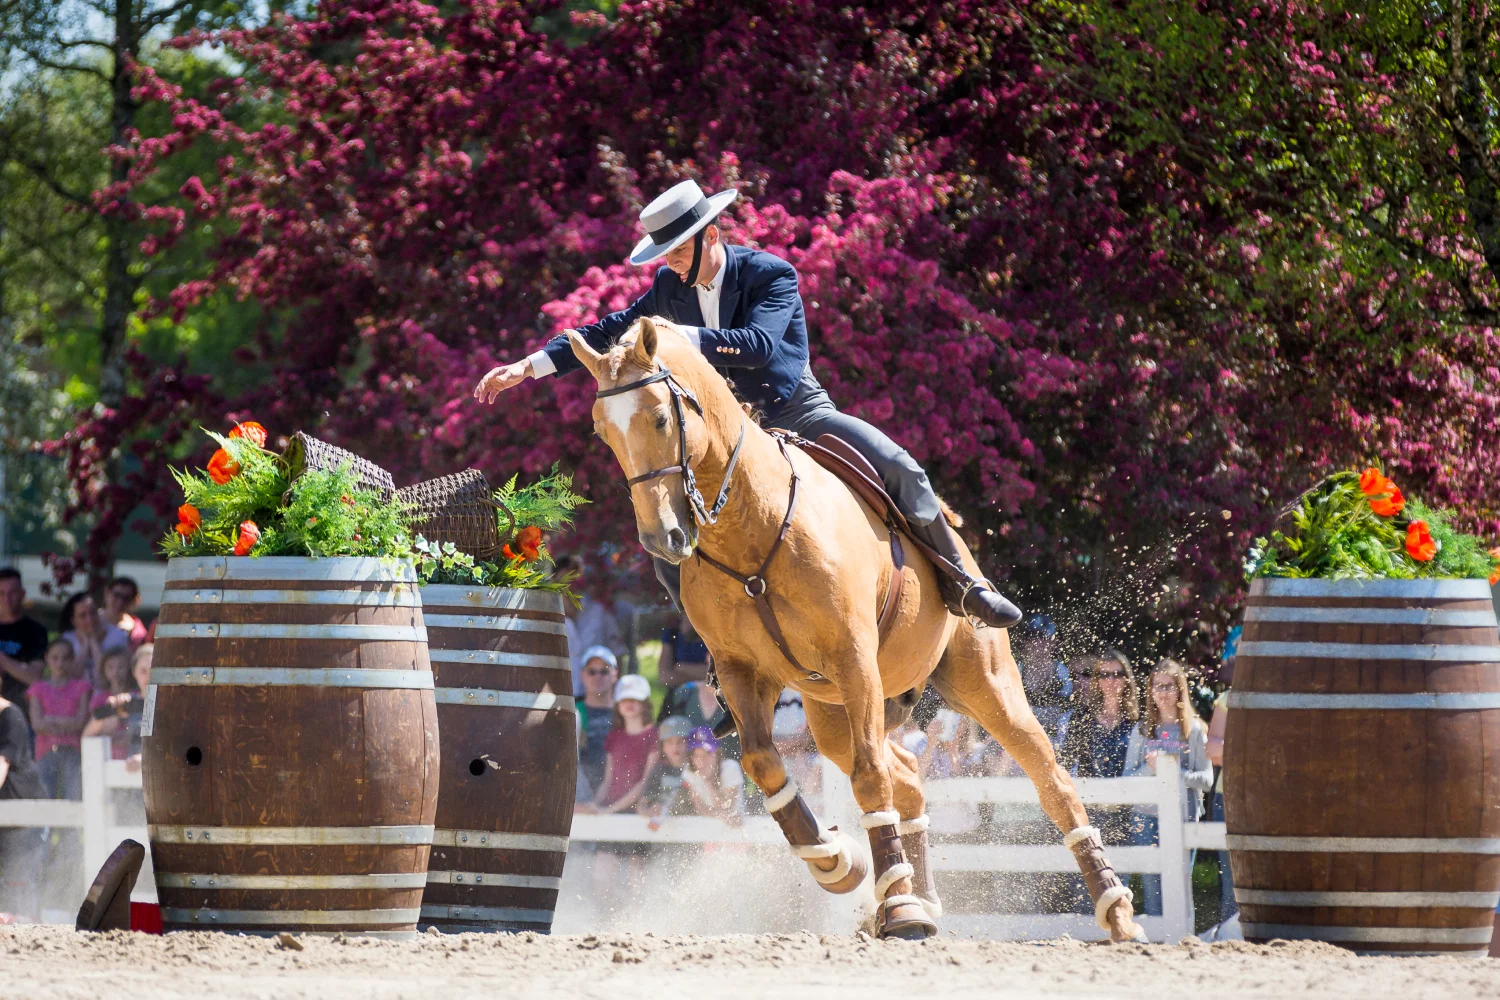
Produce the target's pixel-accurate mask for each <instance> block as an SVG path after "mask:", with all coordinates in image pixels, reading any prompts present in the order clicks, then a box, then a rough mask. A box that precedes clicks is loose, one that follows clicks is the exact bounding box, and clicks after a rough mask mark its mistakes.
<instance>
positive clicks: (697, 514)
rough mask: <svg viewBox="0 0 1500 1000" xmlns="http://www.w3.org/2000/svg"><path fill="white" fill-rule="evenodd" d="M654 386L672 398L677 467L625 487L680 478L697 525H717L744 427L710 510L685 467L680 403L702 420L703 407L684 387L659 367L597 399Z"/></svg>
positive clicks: (684, 430) (684, 415)
mask: <svg viewBox="0 0 1500 1000" xmlns="http://www.w3.org/2000/svg"><path fill="white" fill-rule="evenodd" d="M657 382H665V383H666V384H667V391H668V392H670V393H671V394H672V415H673V417H675V418H676V420H677V464H676V465H668V466H666V467H665V468H661V469H652V470H651V471H650V472H645V473H642V474H641V475H639V476H634V477H632V478H630V479H627V480H626V481H625V483H626V485H627V486H634V485H635V484H636V483H645V482H649V481H651V480H653V479H662V478H665V477H667V476H670V475H672V474H673V473H679V472H680V473H681V474H682V486H683V492H684V493H685V494H686V495H687V502H688V505H689V506H690V507H692V508H693V517H694V518H696V519H697V521H698V523H699V524H700V525H704V524H716V523H717V522H718V520H719V512H720V511H722V510H723V509H724V505H725V504H726V503H728V502H729V481H730V479H731V478H732V477H733V476H734V467H735V466H736V465H737V464H738V463H739V460H740V448H742V447H743V446H744V444H745V424H744V422H743V421H741V422H740V439H739V440H738V441H737V442H735V445H734V451H733V453H731V454H730V456H729V464H728V465H727V466H725V468H724V485H723V486H721V487H719V495H718V497H716V498H715V499H714V505H713V506H712V507H709V506H707V505H706V504H705V503H704V500H703V494H702V493H700V492H698V483H697V480H696V479H695V478H694V476H693V467H692V466H691V465H689V464H688V442H687V413H686V412H685V411H684V410H683V407H682V401H683V400H684V399H685V400H687V402H688V405H689V406H691V407H692V408H693V409H695V410H697V411H698V416H700V417H701V416H703V404H702V403H700V402H698V397H697V396H695V395H693V391H692V390H691V389H689V388H688V387H687V386H685V385H683V384H682V383H680V382H678V381H677V379H675V378H673V377H672V370H671V369H670V368H668V367H667V366H666V365H662V366H661V367H660V368H658V369H657V370H656V371H654V372H652V373H651V374H650V375H647V376H646V377H645V378H643V379H637V380H636V381H634V382H627V383H626V384H624V385H617V386H615V387H614V388H613V389H600V390H599V398H600V399H604V398H606V397H609V396H619V395H621V394H622V393H627V392H633V391H635V390H636V389H644V388H645V387H646V386H648V385H655V384H656V383H657Z"/></svg>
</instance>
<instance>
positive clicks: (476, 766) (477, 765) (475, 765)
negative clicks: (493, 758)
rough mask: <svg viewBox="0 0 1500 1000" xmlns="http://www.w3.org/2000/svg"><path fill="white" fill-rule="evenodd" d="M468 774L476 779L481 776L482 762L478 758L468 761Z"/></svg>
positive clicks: (482, 770)
mask: <svg viewBox="0 0 1500 1000" xmlns="http://www.w3.org/2000/svg"><path fill="white" fill-rule="evenodd" d="M469 773H470V774H472V775H473V776H474V777H476V778H477V777H479V776H480V775H481V774H483V773H484V761H482V760H480V759H479V758H478V757H475V758H474V759H473V760H471V761H469Z"/></svg>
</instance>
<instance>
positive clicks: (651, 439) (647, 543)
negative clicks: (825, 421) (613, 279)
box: [568, 318, 728, 563]
mask: <svg viewBox="0 0 1500 1000" xmlns="http://www.w3.org/2000/svg"><path fill="white" fill-rule="evenodd" d="M568 339H569V341H570V342H571V344H572V346H573V353H574V354H575V355H577V357H578V360H579V361H581V362H583V366H584V367H585V368H587V369H588V370H589V371H590V372H591V373H592V374H593V376H594V379H595V380H596V381H597V382H598V383H599V398H598V399H596V400H595V401H594V433H595V434H597V435H598V436H599V437H601V438H603V439H604V442H605V443H606V444H608V445H609V447H610V450H611V451H613V452H614V454H615V459H616V460H617V461H618V462H619V463H620V469H621V471H623V472H624V473H625V478H626V480H627V481H628V482H629V484H630V501H631V503H632V504H633V505H634V507H635V524H636V531H637V533H638V534H639V536H640V541H641V546H642V547H643V548H645V550H646V551H647V552H648V553H650V554H651V555H652V556H654V557H656V558H657V559H662V560H665V561H666V562H669V563H681V562H684V561H686V560H687V559H689V558H691V557H692V554H693V549H694V547H695V546H696V545H697V544H698V517H697V516H696V515H695V513H694V509H693V503H692V502H691V500H690V493H691V486H690V484H691V482H692V470H695V469H697V468H699V463H700V462H701V461H702V459H703V458H704V456H705V454H706V453H707V452H708V451H709V450H710V449H711V447H712V443H713V442H712V437H713V435H712V433H711V430H710V427H709V424H708V422H707V420H706V415H705V413H704V410H703V406H704V405H711V403H710V400H709V399H707V398H703V397H705V396H706V394H708V393H711V392H712V390H711V388H709V387H707V386H706V385H705V380H704V379H703V378H702V377H701V376H702V371H703V369H707V367H708V366H707V362H705V361H703V359H702V357H701V356H700V355H699V354H698V351H697V350H696V349H695V348H694V347H693V346H692V344H691V343H690V342H689V341H688V339H687V336H686V334H684V333H683V332H682V331H681V329H680V328H679V327H677V326H676V325H675V324H673V323H670V322H668V321H667V320H664V319H661V318H656V319H651V318H643V319H640V320H637V321H636V323H635V324H634V325H633V326H632V327H631V328H630V329H629V330H627V331H626V332H625V335H624V336H622V337H621V338H620V340H619V341H618V342H617V343H616V344H615V346H614V347H612V348H611V349H610V350H608V351H607V352H604V353H600V352H599V351H596V350H594V349H593V348H592V347H591V346H589V344H588V342H587V341H586V340H584V339H583V337H581V336H580V335H579V334H578V333H577V332H576V331H574V332H570V333H569V334H568ZM664 370H667V371H670V372H671V377H670V379H669V378H668V377H666V375H665V374H664ZM710 371H711V370H710ZM684 390H685V391H684ZM723 391H724V392H725V393H727V392H728V387H727V386H724V387H723ZM715 395H716V394H715ZM674 397H675V398H674ZM700 398H701V399H702V402H701V403H700Z"/></svg>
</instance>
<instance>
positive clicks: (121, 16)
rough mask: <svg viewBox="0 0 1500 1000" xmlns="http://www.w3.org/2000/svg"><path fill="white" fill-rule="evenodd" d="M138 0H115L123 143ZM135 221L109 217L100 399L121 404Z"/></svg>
mask: <svg viewBox="0 0 1500 1000" xmlns="http://www.w3.org/2000/svg"><path fill="white" fill-rule="evenodd" d="M136 3H137V0H115V42H114V49H115V59H114V63H115V64H114V71H113V74H112V75H111V78H110V89H111V91H112V101H111V104H112V106H111V109H110V127H109V139H110V142H111V143H112V144H115V145H122V144H123V143H124V141H125V134H126V132H127V131H128V130H130V129H131V128H133V127H134V126H135V112H136V103H135V101H134V99H132V98H131V96H130V84H131V75H130V66H131V64H132V63H133V62H134V61H135V60H136V58H137V57H138V56H139V54H140V44H141V39H140V30H139V29H140V24H139V19H138V18H137V13H138V11H137V8H136ZM129 169H130V168H129V165H128V164H126V163H124V162H119V161H116V162H114V163H112V164H111V165H110V169H109V179H110V182H111V183H119V182H120V181H123V180H125V177H126V174H127V173H128V172H129ZM133 224H134V223H133V220H132V219H131V218H130V217H129V215H128V214H127V213H125V212H122V211H120V210H119V209H116V210H115V211H114V212H112V213H111V214H110V215H109V217H107V218H106V219H105V220H104V233H105V240H106V243H107V247H106V249H105V262H104V315H103V317H102V323H101V325H100V329H99V400H100V402H102V403H103V404H104V405H105V406H110V407H113V406H117V405H118V404H119V402H120V399H121V398H122V397H123V396H124V395H125V359H124V356H125V334H126V328H127V326H128V324H129V322H130V311H131V307H132V306H133V305H134V301H135V291H136V288H137V286H138V285H139V284H140V282H139V280H138V279H137V278H136V277H135V276H133V275H132V274H131V273H130V231H131V229H132V228H133Z"/></svg>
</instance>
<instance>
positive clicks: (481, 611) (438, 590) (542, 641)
mask: <svg viewBox="0 0 1500 1000" xmlns="http://www.w3.org/2000/svg"><path fill="white" fill-rule="evenodd" d="M422 606H423V612H424V614H425V616H426V620H427V629H428V636H429V640H428V641H429V643H430V645H431V655H432V669H433V674H434V676H435V677H436V681H437V712H438V728H439V731H440V732H441V733H442V740H443V775H442V781H441V784H440V788H439V791H438V808H437V832H436V833H435V834H434V835H433V842H432V843H433V846H432V860H431V863H430V865H429V868H428V873H427V892H426V894H425V895H424V896H423V897H422V926H423V927H424V928H425V927H428V926H435V927H439V928H441V929H442V930H445V931H455V932H456V931H461V930H472V931H539V932H541V933H544V934H545V933H548V932H549V931H551V929H552V914H553V911H554V910H555V909H556V908H557V890H558V886H559V884H560V882H561V879H562V871H563V861H564V860H565V858H566V857H567V852H568V833H569V830H570V829H571V827H572V823H573V790H574V786H575V783H576V781H577V777H578V736H577V729H576V726H577V723H576V722H575V721H574V714H573V711H572V709H573V673H572V670H571V668H570V666H569V660H568V638H567V630H566V627H565V625H564V622H563V599H562V597H561V596H560V595H558V594H554V593H550V592H547V591H539V590H508V589H504V588H485V587H463V586H429V587H423V588H422Z"/></svg>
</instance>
